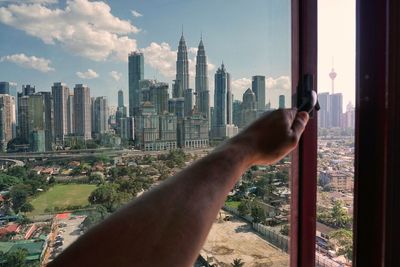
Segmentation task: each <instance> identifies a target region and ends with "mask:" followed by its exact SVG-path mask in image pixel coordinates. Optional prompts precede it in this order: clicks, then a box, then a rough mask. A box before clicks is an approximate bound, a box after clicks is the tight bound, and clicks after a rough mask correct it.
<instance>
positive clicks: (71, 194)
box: [27, 184, 96, 216]
mask: <svg viewBox="0 0 400 267" xmlns="http://www.w3.org/2000/svg"><path fill="white" fill-rule="evenodd" d="M94 189H96V185H91V184H57V185H55V186H53V187H51V188H50V189H49V190H48V191H46V192H43V193H41V194H39V195H38V196H36V197H35V198H33V199H32V200H31V201H30V203H31V204H32V205H33V207H34V210H33V211H32V212H30V213H28V214H27V215H28V216H35V215H39V214H45V213H46V212H45V209H47V208H49V209H54V207H60V208H61V207H62V208H66V207H67V206H70V205H72V206H77V205H79V206H85V205H87V204H89V201H88V197H89V195H90V193H92V191H93V190H94Z"/></svg>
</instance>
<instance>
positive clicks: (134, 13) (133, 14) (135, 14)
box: [131, 10, 143, 18]
mask: <svg viewBox="0 0 400 267" xmlns="http://www.w3.org/2000/svg"><path fill="white" fill-rule="evenodd" d="M131 12H132V16H134V17H135V18H139V17H143V15H142V14H141V13H139V12H138V11H136V10H131Z"/></svg>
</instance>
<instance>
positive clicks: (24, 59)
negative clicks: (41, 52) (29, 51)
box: [0, 54, 54, 72]
mask: <svg viewBox="0 0 400 267" xmlns="http://www.w3.org/2000/svg"><path fill="white" fill-rule="evenodd" d="M0 61H2V62H3V61H8V62H11V63H14V64H16V65H18V66H21V67H24V68H29V69H34V70H38V71H40V72H49V71H54V68H52V67H50V66H49V65H50V64H51V61H50V60H49V59H45V58H41V57H35V56H30V57H29V56H27V55H25V54H14V55H8V56H4V57H1V58H0Z"/></svg>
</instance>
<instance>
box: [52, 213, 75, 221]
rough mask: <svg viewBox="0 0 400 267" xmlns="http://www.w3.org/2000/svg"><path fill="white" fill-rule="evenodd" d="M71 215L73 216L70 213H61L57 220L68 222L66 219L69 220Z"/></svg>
mask: <svg viewBox="0 0 400 267" xmlns="http://www.w3.org/2000/svg"><path fill="white" fill-rule="evenodd" d="M70 215H71V213H70V212H65V213H59V214H57V215H56V217H55V218H56V219H57V220H66V219H68V218H69V216H70Z"/></svg>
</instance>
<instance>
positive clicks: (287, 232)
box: [279, 224, 289, 236]
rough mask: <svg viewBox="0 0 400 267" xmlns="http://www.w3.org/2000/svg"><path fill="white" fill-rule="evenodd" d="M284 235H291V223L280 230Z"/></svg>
mask: <svg viewBox="0 0 400 267" xmlns="http://www.w3.org/2000/svg"><path fill="white" fill-rule="evenodd" d="M279 232H280V233H281V234H282V235H285V236H288V235H289V225H288V224H285V225H284V226H282V228H281V230H280V231H279Z"/></svg>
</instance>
